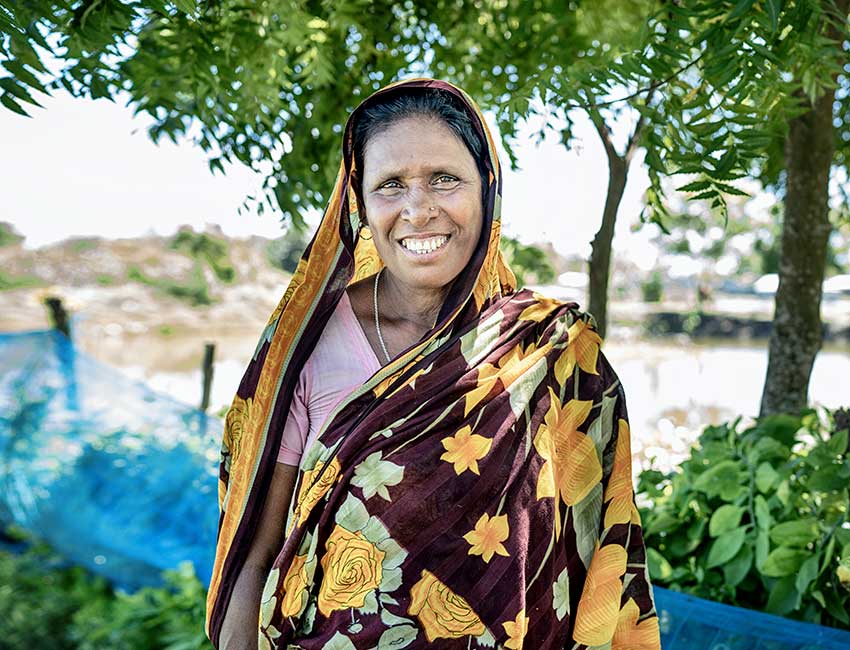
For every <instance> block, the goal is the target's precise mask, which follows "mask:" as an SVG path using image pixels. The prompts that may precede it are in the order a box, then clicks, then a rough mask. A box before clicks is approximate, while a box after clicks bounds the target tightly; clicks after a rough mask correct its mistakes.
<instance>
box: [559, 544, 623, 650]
mask: <svg viewBox="0 0 850 650" xmlns="http://www.w3.org/2000/svg"><path fill="white" fill-rule="evenodd" d="M627 560H628V556H627V554H626V549H625V548H623V547H622V546H620V545H619V544H609V545H607V546H603V547H602V548H599V542H597V543H596V552H595V553H594V554H593V559H592V560H591V561H590V568H589V569H588V571H587V578H586V579H585V582H584V589H583V590H582V593H581V600H579V603H578V609H577V611H576V625H575V630H574V632H573V638H574V639H575V640H576V641H577V642H578V643H584V644H586V645H603V644H605V643H608V642H609V641H610V640H611V638H612V637H613V636H614V630H615V628H616V627H617V623H618V620H619V619H618V616H619V611H620V598H621V595H622V592H623V581H622V577H623V574H624V573H625V572H626V562H627Z"/></svg>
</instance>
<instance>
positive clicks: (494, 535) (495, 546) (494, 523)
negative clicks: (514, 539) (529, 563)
mask: <svg viewBox="0 0 850 650" xmlns="http://www.w3.org/2000/svg"><path fill="white" fill-rule="evenodd" d="M509 535H510V527H509V526H508V516H507V515H499V516H498V517H493V518H492V519H491V518H490V515H488V514H487V513H484V514H483V515H481V518H480V519H479V520H478V523H476V524H475V528H474V529H473V530H471V531H469V532H468V533H467V534H466V535H464V536H463V538H464V539H465V540H466V541H467V542H469V543H470V544H471V545H472V548H470V549H469V555H480V556H481V557H482V558H483V560H484V561H485V562H489V561H490V560H491V559H492V557H493V554H494V553H498V554H499V555H504V556H506V557H507V556H509V555H510V553H508V551H507V549H505V547H504V545H503V544H502V542H504V541H505V540H506V539H507V538H508V536H509Z"/></svg>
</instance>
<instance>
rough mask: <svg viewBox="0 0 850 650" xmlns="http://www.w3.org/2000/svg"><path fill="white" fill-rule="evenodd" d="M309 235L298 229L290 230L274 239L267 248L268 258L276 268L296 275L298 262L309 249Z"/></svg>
mask: <svg viewBox="0 0 850 650" xmlns="http://www.w3.org/2000/svg"><path fill="white" fill-rule="evenodd" d="M308 241H309V235H308V233H307V232H305V231H303V230H299V229H298V228H289V229H287V231H286V234H285V235H283V236H282V237H278V238H277V239H272V240H271V241H270V242H269V243H268V245H267V246H266V258H267V259H268V261H269V263H270V264H271V265H272V266H274V267H275V268H278V269H282V270H283V271H286V272H287V273H295V268H296V267H297V266H298V260H299V259H301V254H302V253H303V252H304V249H305V248H307V243H308Z"/></svg>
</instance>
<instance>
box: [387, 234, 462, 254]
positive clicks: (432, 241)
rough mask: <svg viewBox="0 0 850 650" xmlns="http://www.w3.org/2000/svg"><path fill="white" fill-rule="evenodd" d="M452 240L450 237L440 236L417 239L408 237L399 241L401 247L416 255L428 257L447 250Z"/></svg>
mask: <svg viewBox="0 0 850 650" xmlns="http://www.w3.org/2000/svg"><path fill="white" fill-rule="evenodd" d="M449 239H450V236H449V235H438V236H436V237H427V238H415V237H407V238H405V239H402V240H401V241H399V244H401V247H402V248H404V249H405V250H406V251H409V252H411V253H413V254H414V255H428V254H429V253H433V252H435V251H438V250H441V249H442V248H445V246H446V244H447V243H448V241H449Z"/></svg>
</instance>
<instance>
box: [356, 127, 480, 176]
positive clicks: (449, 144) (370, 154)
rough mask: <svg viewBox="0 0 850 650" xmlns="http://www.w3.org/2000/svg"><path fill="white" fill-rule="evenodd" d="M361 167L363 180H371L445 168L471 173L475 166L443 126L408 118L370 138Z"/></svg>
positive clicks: (449, 130) (465, 150)
mask: <svg viewBox="0 0 850 650" xmlns="http://www.w3.org/2000/svg"><path fill="white" fill-rule="evenodd" d="M363 167H364V169H363V173H364V176H372V175H378V174H383V173H390V172H394V173H399V172H411V173H412V172H414V171H427V170H429V169H430V170H437V169H438V168H444V167H454V168H457V169H464V168H465V169H471V170H474V169H475V168H476V165H475V159H474V158H473V157H472V154H471V153H470V152H469V149H467V147H466V145H465V144H464V143H463V140H461V139H460V137H459V136H458V135H457V134H455V132H454V131H453V130H452V129H451V128H450V127H449V126H448V125H447V124H446V123H445V122H443V121H442V120H439V119H436V118H426V117H409V118H404V119H402V120H399V121H397V122H393V123H392V124H390V125H389V126H387V127H386V128H384V129H381V130H380V131H378V132H377V133H375V134H374V135H373V136H372V137H371V138H369V141H368V142H367V144H366V151H365V152H364V158H363Z"/></svg>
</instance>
